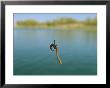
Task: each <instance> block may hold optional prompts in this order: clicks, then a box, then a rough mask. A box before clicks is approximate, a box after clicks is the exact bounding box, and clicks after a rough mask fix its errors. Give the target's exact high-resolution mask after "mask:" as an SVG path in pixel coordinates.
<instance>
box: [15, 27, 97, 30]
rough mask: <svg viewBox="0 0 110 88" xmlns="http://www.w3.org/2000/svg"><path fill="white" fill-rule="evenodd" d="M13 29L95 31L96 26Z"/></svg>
mask: <svg viewBox="0 0 110 88" xmlns="http://www.w3.org/2000/svg"><path fill="white" fill-rule="evenodd" d="M14 29H20V30H22V29H30V30H35V29H36V30H38V29H48V30H66V29H68V30H74V29H88V30H90V29H91V30H92V29H97V26H76V27H59V26H50V27H32V26H31V27H26V26H19V27H18V26H17V27H14Z"/></svg>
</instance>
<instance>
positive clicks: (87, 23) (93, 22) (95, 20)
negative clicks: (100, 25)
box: [84, 17, 97, 25]
mask: <svg viewBox="0 0 110 88" xmlns="http://www.w3.org/2000/svg"><path fill="white" fill-rule="evenodd" d="M84 24H86V25H97V17H96V18H94V19H90V18H88V19H86V20H85V21H84Z"/></svg>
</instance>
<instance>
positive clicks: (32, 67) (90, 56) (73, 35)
mask: <svg viewBox="0 0 110 88" xmlns="http://www.w3.org/2000/svg"><path fill="white" fill-rule="evenodd" d="M53 40H56V43H57V44H58V47H59V54H60V56H61V57H62V61H63V64H62V65H59V64H58V61H57V57H56V56H55V53H54V52H51V51H50V50H49V45H50V44H51V43H52V42H53ZM96 74H97V31H91V30H85V29H76V30H75V29H74V30H50V29H37V30H36V29H33V30H31V29H30V30H27V29H15V30H14V75H96Z"/></svg>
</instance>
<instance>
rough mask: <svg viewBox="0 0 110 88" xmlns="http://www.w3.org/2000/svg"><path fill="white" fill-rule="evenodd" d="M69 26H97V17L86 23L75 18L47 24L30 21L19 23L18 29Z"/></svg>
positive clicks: (87, 20)
mask: <svg viewBox="0 0 110 88" xmlns="http://www.w3.org/2000/svg"><path fill="white" fill-rule="evenodd" d="M68 24H73V25H74V24H78V25H80V24H82V25H97V17H96V18H91V19H90V18H88V19H86V20H85V21H78V20H76V19H73V18H66V17H65V18H57V19H54V20H52V21H47V22H42V23H41V22H39V21H36V20H32V19H28V20H24V21H17V22H16V26H17V27H54V26H61V25H68Z"/></svg>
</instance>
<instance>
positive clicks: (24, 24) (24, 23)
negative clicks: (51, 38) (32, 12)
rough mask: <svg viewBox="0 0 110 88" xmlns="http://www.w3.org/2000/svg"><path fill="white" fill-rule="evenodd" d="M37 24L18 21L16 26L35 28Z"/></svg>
mask: <svg viewBox="0 0 110 88" xmlns="http://www.w3.org/2000/svg"><path fill="white" fill-rule="evenodd" d="M37 24H38V22H37V21H35V20H25V21H18V22H17V23H16V25H18V26H36V25H37Z"/></svg>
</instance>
